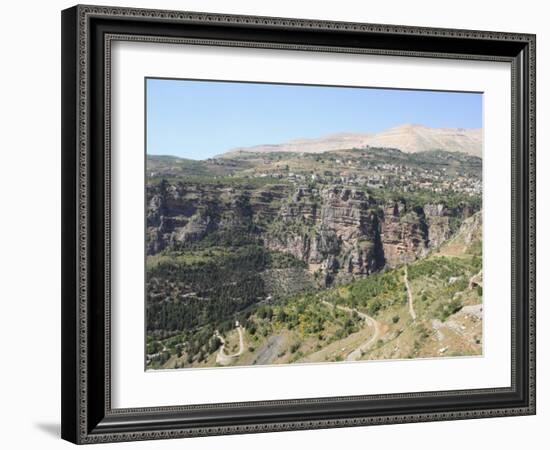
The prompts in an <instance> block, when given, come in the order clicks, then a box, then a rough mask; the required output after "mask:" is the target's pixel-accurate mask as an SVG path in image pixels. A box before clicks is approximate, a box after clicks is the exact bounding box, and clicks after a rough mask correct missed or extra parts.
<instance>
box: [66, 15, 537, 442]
mask: <svg viewBox="0 0 550 450" xmlns="http://www.w3.org/2000/svg"><path fill="white" fill-rule="evenodd" d="M98 19H107V20H110V21H115V20H119V21H121V22H122V23H123V24H124V23H126V21H129V20H131V21H135V22H136V23H140V24H142V25H143V26H147V24H148V23H153V22H157V23H161V24H166V25H167V26H171V27H174V26H181V27H185V26H186V25H196V26H199V27H200V26H203V27H205V28H206V27H208V28H210V29H211V28H212V27H214V28H216V27H223V28H224V29H227V27H231V26H238V27H244V28H245V29H246V30H247V31H249V32H250V33H254V32H255V31H256V30H269V31H270V32H272V33H280V34H281V35H282V34H284V33H290V32H300V31H302V30H305V31H308V32H309V31H311V30H320V31H326V32H331V33H336V34H337V35H341V36H344V35H345V34H346V33H359V34H363V35H365V36H369V35H373V36H374V35H375V36H377V39H379V40H383V39H384V37H396V36H397V37H400V38H401V39H403V41H406V40H407V38H419V37H425V38H428V39H435V40H438V39H440V38H445V39H449V38H452V39H457V40H458V41H460V42H464V41H465V40H467V41H471V42H472V43H473V44H472V46H471V47H472V48H475V45H474V44H476V45H477V44H479V43H480V42H483V41H485V42H497V43H499V45H500V46H497V47H498V48H503V49H504V48H506V49H508V48H510V49H511V50H510V51H509V53H510V54H501V53H498V52H497V51H495V53H494V54H483V53H475V52H469V51H461V52H459V53H456V52H452V53H447V52H444V51H439V50H426V49H422V50H414V49H412V48H409V49H407V50H404V49H395V48H394V49H391V48H389V49H388V48H376V47H362V46H358V47H348V46H339V45H328V44H323V45H319V44H311V45H310V44H304V43H295V42H293V43H292V42H291V43H277V42H268V41H261V40H260V41H254V42H252V41H246V40H243V39H239V40H234V39H219V38H218V39H215V38H204V37H200V38H198V37H168V36H151V35H145V34H139V33H137V34H136V33H133V34H132V33H116V32H114V33H113V32H110V31H109V30H107V31H106V32H105V33H104V34H101V35H100V38H101V41H100V42H101V45H102V46H104V48H103V55H102V59H101V63H102V64H103V67H102V68H100V69H102V70H103V69H104V71H105V74H104V76H105V79H104V84H103V103H102V105H103V107H104V124H103V126H102V130H101V131H102V133H101V134H102V136H103V138H102V141H101V143H102V146H103V153H104V154H103V158H104V159H103V160H102V166H101V167H102V172H103V179H102V180H99V179H97V178H94V176H93V174H96V175H97V173H95V172H94V170H96V169H94V166H93V165H92V164H91V158H95V156H93V155H92V151H93V150H94V149H96V148H97V145H98V142H99V139H96V140H95V141H94V147H93V148H92V146H91V142H92V141H91V140H92V136H93V132H92V126H94V124H92V121H93V120H94V118H93V117H94V116H92V115H91V114H90V110H91V109H92V108H93V106H92V105H91V103H92V101H94V99H95V98H96V96H97V95H98V92H97V90H96V89H94V86H97V84H96V85H94V84H93V83H92V82H91V79H92V77H96V76H97V73H99V72H97V70H98V67H97V60H94V58H95V54H96V53H97V52H98V47H97V43H96V44H94V41H93V38H94V37H95V36H97V33H98V32H94V31H92V30H91V27H92V22H93V21H94V20H98ZM63 20H64V23H63V27H64V37H63V39H64V42H65V45H66V47H64V51H63V56H64V61H63V65H64V67H63V71H64V72H63V73H64V80H63V82H64V87H63V89H64V92H65V91H66V93H65V94H64V95H65V97H64V100H63V109H64V119H63V121H64V127H65V128H64V130H63V158H64V159H65V160H66V161H67V162H66V165H67V166H66V167H65V166H64V167H63V172H64V175H63V176H64V180H63V188H64V190H65V189H70V192H67V193H64V198H63V204H64V213H63V214H64V215H63V222H64V225H65V229H66V230H68V233H67V234H66V235H65V234H64V251H63V289H64V292H63V312H64V319H68V320H70V321H71V323H70V324H69V323H67V324H65V320H64V328H63V340H64V344H63V359H64V363H63V364H64V365H63V376H64V378H65V379H68V378H71V380H72V381H73V383H71V384H70V386H68V387H67V388H65V387H64V391H63V396H64V399H63V430H62V431H63V436H64V437H65V438H66V439H68V440H71V441H73V442H77V443H98V442H112V441H128V440H143V439H163V438H173V437H192V436H206V435H215V434H238V433H250V432H271V431H285V430H299V429H313V428H328V427H347V426H361V425H373V424H390V423H404V422H421V421H440V420H454V419H469V418H482V417H499V416H510V415H527V414H534V413H535V52H536V50H535V36H534V35H530V34H514V33H500V32H487V31H470V30H449V29H440V28H438V29H435V28H424V27H405V26H397V25H377V24H362V23H348V22H333V21H311V20H304V19H287V18H271V17H256V16H234V15H222V14H204V13H196V12H178V11H160V10H148V9H129V8H116V7H98V6H76V7H74V8H71V9H69V10H66V11H65V12H64V16H63ZM122 26H123V25H122ZM94 33H96V34H94ZM96 39H97V37H96ZM69 40H70V41H71V42H68V41H69ZM114 40H127V41H145V42H156V43H186V44H195V45H221V46H245V47H256V48H266V49H273V48H275V49H289V50H304V51H323V52H351V53H364V54H384V55H396V56H412V57H432V58H433V57H435V58H453V59H482V60H490V61H507V62H510V63H511V64H512V66H513V67H512V74H513V80H512V86H513V90H514V89H515V90H516V91H515V93H516V94H517V96H518V97H517V98H519V99H520V100H521V102H520V103H519V104H518V102H516V101H515V100H514V99H515V98H516V96H515V95H513V97H512V99H513V102H512V108H513V117H514V118H515V119H514V120H512V134H513V138H512V141H513V142H512V145H513V148H514V147H517V148H516V149H515V151H516V152H517V153H518V155H517V158H516V157H514V158H513V159H514V164H516V160H517V167H516V166H514V168H513V172H516V171H517V177H513V180H514V183H515V184H514V185H513V187H512V190H513V191H514V192H513V195H516V196H518V198H519V197H523V200H521V199H519V200H518V203H517V205H516V203H513V205H514V206H513V210H514V211H513V212H512V227H513V230H515V231H513V252H514V251H515V250H514V249H515V248H516V247H515V246H516V244H517V245H519V247H518V248H519V249H520V250H522V251H523V252H525V255H526V258H525V259H526V260H525V261H521V262H522V264H523V265H522V266H521V268H520V269H523V271H524V273H523V275H522V274H521V273H518V274H517V275H518V276H519V277H520V278H521V277H522V276H524V278H521V279H520V280H519V281H520V283H519V284H521V286H516V284H515V283H516V281H517V280H518V276H514V277H513V286H512V291H513V298H515V292H516V287H518V289H520V288H521V287H524V288H525V290H524V292H527V296H526V297H525V298H523V299H521V298H520V299H518V301H522V302H523V303H522V304H523V307H524V308H525V313H524V316H525V317H524V323H523V322H522V323H523V325H522V326H521V327H520V328H522V329H521V330H519V331H518V332H521V333H523V334H522V335H523V336H524V337H525V339H526V341H525V348H526V350H527V351H526V352H525V353H522V355H521V358H523V359H522V360H521V361H519V362H520V363H521V368H522V373H520V374H516V373H515V367H516V366H515V364H513V373H512V375H513V376H512V378H513V383H512V386H511V388H501V389H485V390H475V391H450V392H433V393H419V394H398V395H378V396H363V397H360V399H361V400H364V401H369V400H384V399H387V400H389V399H401V400H411V401H414V399H415V398H416V399H419V398H423V397H424V396H426V395H428V394H429V395H431V396H433V397H438V396H439V397H443V396H467V395H473V394H478V393H480V392H481V391H482V392H483V393H484V394H488V395H489V394H499V393H510V392H513V391H515V390H516V388H517V386H516V378H517V375H518V376H520V378H521V379H520V381H522V382H525V383H526V384H525V392H526V393H527V398H525V399H523V400H522V401H521V402H520V401H518V402H517V404H516V405H513V406H507V407H498V406H494V407H490V406H489V407H486V408H484V407H477V408H472V409H470V410H460V409H455V410H450V411H432V412H430V411H428V412H413V413H405V414H398V413H394V414H380V415H378V414H375V413H374V414H369V415H364V416H356V417H344V416H343V417H340V418H319V419H310V420H309V419H308V420H282V421H274V422H266V423H252V424H225V425H213V426H200V425H192V426H186V427H183V426H175V427H172V426H169V425H165V426H160V425H159V426H158V427H154V426H150V425H146V426H144V425H141V422H140V421H139V417H138V416H141V415H144V414H149V415H151V414H156V415H157V416H161V415H162V416H163V417H168V416H167V414H176V413H182V411H183V412H184V411H187V410H189V409H190V408H192V409H193V408H194V409H201V410H203V411H207V410H208V409H212V408H224V407H226V408H229V407H232V408H235V407H244V406H247V407H248V406H258V407H259V406H262V407H264V406H265V407H267V406H292V405H297V404H299V405H305V404H315V403H317V404H326V403H330V402H339V401H347V400H350V398H348V397H338V398H329V399H326V398H322V399H311V400H288V401H276V402H253V403H246V404H245V403H242V404H226V405H221V404H220V405H195V406H192V407H187V406H186V407H167V408H140V409H125V410H113V409H111V403H110V270H109V269H110V181H111V178H110V177H111V174H110V115H109V111H110V62H111V59H110V57H111V53H110V48H111V43H112V41H114ZM435 40H434V42H435ZM93 45H96V47H93ZM411 45H412V44H411ZM515 48H517V49H520V51H514V49H515ZM522 52H523V53H522ZM94 64H95V65H94ZM69 66H71V67H69ZM94 71H95V72H94ZM75 105H76V108H75ZM518 118H519V119H520V120H519V119H518ZM521 121H523V123H519V122H521ZM69 130H70V131H69ZM75 150H76V151H75ZM513 153H514V150H513ZM64 164H65V162H64ZM75 168H76V170H75ZM522 177H523V179H522ZM518 181H521V183H519V182H518ZM97 183H103V187H102V190H101V192H102V197H103V198H102V202H103V203H101V205H102V208H103V211H104V216H103V217H101V218H98V217H95V216H94V212H95V213H97V210H94V209H93V207H92V206H91V205H92V203H93V202H95V201H96V199H97V193H96V192H95V191H94V189H95V186H96V184H97ZM518 186H519V189H520V191H518ZM94 204H95V203H94ZM517 207H519V208H518V210H516V208H517ZM525 213H526V214H525ZM96 215H97V214H96ZM97 220H101V221H103V230H104V234H103V250H102V252H103V253H101V255H103V258H102V259H103V266H102V267H101V268H99V269H101V271H102V272H103V276H104V283H103V286H104V289H103V291H102V293H101V295H102V296H103V298H104V301H105V305H104V310H103V311H104V316H103V324H102V326H99V327H98V326H97V323H96V322H94V321H93V320H90V317H91V314H92V304H91V302H92V300H93V299H92V296H91V292H90V291H91V289H94V288H93V287H92V284H91V283H92V276H91V272H90V271H91V270H94V273H95V271H96V269H92V266H93V267H95V264H97V262H98V261H97V258H95V257H91V256H90V255H91V252H92V251H94V249H93V248H92V245H93V243H92V241H91V237H90V236H91V234H90V233H93V231H92V229H94V230H95V229H97V228H96V227H97V223H96V221H97ZM518 236H519V239H518ZM69 240H70V242H69ZM95 243H96V244H97V242H95ZM522 246H523V247H525V249H523V247H522ZM518 257H519V258H522V255H514V256H513V261H512V264H513V267H512V270H513V272H514V271H516V270H517V269H516V262H517V261H516V260H517V258H518ZM75 305H76V308H75ZM96 307H97V305H96ZM518 319H519V318H517V317H516V310H515V308H513V326H514V327H515V326H516V322H517V320H518ZM92 327H97V331H98V332H99V331H101V332H102V333H103V341H102V342H103V345H104V368H103V374H104V377H105V383H104V385H103V399H102V401H103V408H100V407H99V406H94V407H92V406H91V401H90V397H89V396H90V395H93V394H95V393H96V387H95V385H94V387H93V388H91V383H92V382H91V380H90V364H92V363H93V362H94V361H93V360H92V359H91V358H90V353H89V352H90V346H91V345H92V342H91V339H90V336H91V333H94V332H95V331H94V330H95V329H96V328H93V329H92ZM515 331H516V330H515ZM515 335H516V333H515V332H514V336H515ZM66 340H72V341H74V342H72V343H71V344H70V345H69V344H66V343H65V341H66ZM93 343H94V344H95V345H97V342H96V341H95V340H94V342H93ZM516 350H517V349H516V347H515V345H512V352H513V357H512V359H513V362H514V363H516V362H518V361H516ZM522 377H525V380H524V379H523V378H522ZM73 379H74V380H73ZM353 399H354V400H356V399H359V398H356V397H354V398H353ZM101 409H102V410H101ZM92 410H93V411H92ZM132 416H135V417H136V423H135V424H134V425H130V429H128V427H120V426H118V425H117V424H116V423H117V420H119V419H120V418H121V417H124V418H125V419H127V418H128V417H132ZM157 416H155V417H157ZM99 417H103V419H102V420H100V421H98V418H99ZM155 420H157V423H159V424H160V422H159V420H160V419H155ZM102 424H103V425H102ZM117 426H118V428H117Z"/></svg>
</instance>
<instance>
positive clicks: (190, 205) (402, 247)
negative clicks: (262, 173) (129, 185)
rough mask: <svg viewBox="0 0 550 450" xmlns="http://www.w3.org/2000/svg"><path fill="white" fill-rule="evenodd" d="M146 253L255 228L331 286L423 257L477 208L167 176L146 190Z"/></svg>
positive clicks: (334, 189) (341, 190)
mask: <svg viewBox="0 0 550 450" xmlns="http://www.w3.org/2000/svg"><path fill="white" fill-rule="evenodd" d="M147 205H148V207H147V252H148V254H155V253H158V252H160V251H162V250H164V249H167V248H171V247H174V246H178V245H179V244H189V243H192V242H196V241H200V240H201V239H204V238H205V237H207V236H208V235H209V234H211V233H213V232H215V231H217V232H220V231H227V232H229V233H231V234H233V235H238V234H239V233H253V234H255V235H257V236H258V238H259V239H260V240H261V242H263V245H264V246H265V247H266V248H267V249H269V250H273V251H279V252H283V253H287V254H291V255H293V256H294V257H296V258H298V259H300V260H302V261H304V262H306V263H307V264H308V268H309V269H308V270H309V272H310V273H312V274H315V275H316V278H317V280H318V282H319V283H322V284H331V283H333V282H339V281H344V280H348V279H350V278H353V277H356V276H364V275H368V274H370V273H373V272H376V271H379V270H380V269H382V268H383V267H385V266H388V267H395V266H397V265H399V264H403V263H408V262H411V261H413V260H415V259H417V258H419V257H423V256H425V255H426V254H427V253H428V252H429V251H430V250H431V249H433V248H436V247H438V246H440V245H441V244H442V243H443V242H444V241H446V240H447V239H449V237H451V235H452V233H453V229H452V220H453V218H458V219H460V221H462V220H463V219H464V218H465V217H467V216H469V215H470V214H471V213H472V211H470V210H469V209H467V208H454V209H450V208H447V207H446V206H445V205H443V204H426V205H423V206H415V207H413V206H411V205H407V204H405V203H403V202H388V203H384V204H380V203H379V202H378V201H375V200H374V199H372V198H369V196H368V194H366V193H365V192H363V191H361V190H359V189H355V188H349V187H345V186H341V185H338V186H330V187H323V188H322V189H317V188H314V187H306V186H302V187H293V186H288V185H269V186H267V187H263V188H250V189H246V188H242V187H240V188H238V189H237V188H231V187H226V186H225V187H224V186H217V185H214V184H212V185H193V186H189V185H184V184H181V183H178V184H170V183H167V182H162V183H160V184H158V185H154V186H153V185H150V186H148V190H147Z"/></svg>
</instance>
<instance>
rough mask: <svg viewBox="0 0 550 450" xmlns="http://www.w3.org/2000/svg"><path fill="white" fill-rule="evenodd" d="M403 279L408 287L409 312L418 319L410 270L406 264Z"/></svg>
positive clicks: (414, 318)
mask: <svg viewBox="0 0 550 450" xmlns="http://www.w3.org/2000/svg"><path fill="white" fill-rule="evenodd" d="M403 279H404V280H405V286H406V288H407V297H408V299H409V313H410V315H411V317H412V319H413V320H416V312H415V311H414V303H413V295H412V291H411V286H410V285H409V271H408V270H407V266H405V276H404V278H403Z"/></svg>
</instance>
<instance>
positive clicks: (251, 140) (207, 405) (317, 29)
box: [62, 6, 535, 444]
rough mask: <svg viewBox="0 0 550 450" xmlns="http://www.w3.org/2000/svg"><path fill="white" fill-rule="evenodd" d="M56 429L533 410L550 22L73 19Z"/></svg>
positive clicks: (119, 431) (179, 433)
mask: <svg viewBox="0 0 550 450" xmlns="http://www.w3.org/2000/svg"><path fill="white" fill-rule="evenodd" d="M62 84H63V88H62V109H63V117H62V123H63V125H62V147H63V148H62V177H63V179H62V191H63V194H62V195H63V198H62V205H63V211H62V214H63V216H62V223H63V243H62V244H63V248H62V257H63V264H62V265H63V267H62V276H63V279H62V327H63V328H62V386H63V389H62V390H63V392H62V436H63V438H64V439H67V440H69V441H72V442H75V443H79V444H80V443H96V442H109V441H130V440H141V439H162V438H176V437H192V436H203V435H215V434H227V433H252V432H267V431H283V430H299V429H312V428H327V427H343V426H361V425H375V424H392V423H403V422H419V421H436V420H454V419H468V418H483V417H495V416H509V415H526V414H534V413H535V36H534V35H531V34H514V33H506V32H486V31H468V30H450V29H433V28H417V27H405V26H395V25H373V24H364V23H347V22H329V21H310V20H303V19H282V18H270V17H251V16H230V15H216V14H204V13H191V12H178V11H157V10H143V9H127V8H111V7H96V6H75V7H73V8H70V9H67V10H65V11H63V12H62Z"/></svg>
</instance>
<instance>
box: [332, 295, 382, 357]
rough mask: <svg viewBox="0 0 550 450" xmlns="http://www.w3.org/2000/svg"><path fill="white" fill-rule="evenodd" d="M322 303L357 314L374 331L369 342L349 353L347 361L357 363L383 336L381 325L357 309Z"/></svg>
mask: <svg viewBox="0 0 550 450" xmlns="http://www.w3.org/2000/svg"><path fill="white" fill-rule="evenodd" d="M322 302H323V303H324V304H325V305H327V306H329V307H331V308H338V309H339V310H340V311H345V312H348V313H351V314H353V313H354V312H355V313H357V315H358V316H359V317H360V318H361V319H363V320H364V321H365V323H366V324H367V325H368V326H369V327H371V328H372V329H373V330H374V332H373V334H372V336H371V337H370V339H369V340H368V341H366V342H364V343H362V344H361V345H360V346H359V347H357V348H356V349H355V350H353V351H352V352H351V353H349V354H348V356H347V357H346V361H357V360H358V359H360V358H361V356H363V354H364V353H365V352H366V351H367V350H369V349H370V348H371V347H372V346H373V345H374V343H375V342H376V341H377V340H378V339H379V338H380V335H381V327H380V323H379V322H378V321H376V320H375V319H373V318H372V317H371V316H369V315H368V314H365V313H362V312H361V311H358V310H357V309H355V308H348V307H347V306H342V305H334V304H332V303H330V302H327V301H326V300H322Z"/></svg>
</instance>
